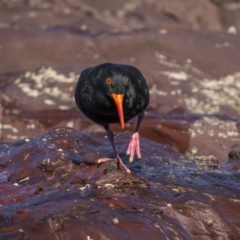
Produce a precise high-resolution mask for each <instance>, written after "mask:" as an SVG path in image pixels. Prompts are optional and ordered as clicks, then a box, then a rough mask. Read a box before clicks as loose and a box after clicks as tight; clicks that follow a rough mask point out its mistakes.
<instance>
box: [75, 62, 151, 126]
mask: <svg viewBox="0 0 240 240" xmlns="http://www.w3.org/2000/svg"><path fill="white" fill-rule="evenodd" d="M107 78H110V79H111V84H107V83H106V79H107ZM112 93H116V94H124V98H123V111H124V120H125V122H127V121H129V120H130V119H132V118H133V117H135V116H136V115H138V114H139V113H141V112H143V111H144V110H145V108H146V107H147V105H148V103H149V90H148V85H147V83H146V80H145V78H144V77H143V75H142V74H141V72H140V71H139V70H138V69H137V68H135V67H133V66H129V65H122V64H112V63H104V64H100V65H98V66H94V67H90V68H87V69H85V70H84V71H83V72H82V73H81V75H80V77H79V80H78V83H77V87H76V91H75V101H76V104H77V106H78V108H79V109H80V110H81V111H82V112H83V113H84V114H85V115H86V116H87V117H88V118H89V119H91V120H92V121H94V122H96V123H98V124H101V125H103V126H107V125H108V124H111V123H119V116H118V111H117V108H116V104H115V103H114V100H113V98H112V96H111V94H112Z"/></svg>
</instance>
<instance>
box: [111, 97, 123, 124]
mask: <svg viewBox="0 0 240 240" xmlns="http://www.w3.org/2000/svg"><path fill="white" fill-rule="evenodd" d="M112 97H113V99H114V102H115V103H116V106H117V110H118V116H119V120H120V124H121V127H122V129H124V116H123V97H124V94H115V93H113V94H112Z"/></svg>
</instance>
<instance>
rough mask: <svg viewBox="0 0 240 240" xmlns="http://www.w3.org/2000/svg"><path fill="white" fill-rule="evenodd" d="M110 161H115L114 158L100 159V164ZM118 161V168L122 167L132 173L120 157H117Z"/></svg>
mask: <svg viewBox="0 0 240 240" xmlns="http://www.w3.org/2000/svg"><path fill="white" fill-rule="evenodd" d="M109 160H113V159H112V158H99V159H98V163H102V162H107V161H109ZM116 160H117V162H118V168H120V167H122V168H123V169H124V170H125V171H126V172H127V173H131V170H130V169H129V168H127V167H126V165H125V164H124V163H123V161H122V159H121V158H120V157H119V155H117V156H116Z"/></svg>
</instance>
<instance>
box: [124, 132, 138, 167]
mask: <svg viewBox="0 0 240 240" xmlns="http://www.w3.org/2000/svg"><path fill="white" fill-rule="evenodd" d="M135 152H136V154H137V156H138V158H141V153H140V142H139V134H138V132H135V133H134V134H133V135H132V139H131V141H130V143H129V145H128V149H127V155H129V154H130V157H129V162H130V163H131V162H132V161H133V158H134V154H135Z"/></svg>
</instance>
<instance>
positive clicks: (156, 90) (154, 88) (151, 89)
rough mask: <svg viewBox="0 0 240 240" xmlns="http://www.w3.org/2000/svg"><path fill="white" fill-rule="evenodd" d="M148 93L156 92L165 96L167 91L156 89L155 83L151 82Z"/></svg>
mask: <svg viewBox="0 0 240 240" xmlns="http://www.w3.org/2000/svg"><path fill="white" fill-rule="evenodd" d="M149 93H150V94H153V95H154V94H156V95H160V96H167V95H168V93H167V92H163V91H160V90H158V89H157V86H156V84H153V85H152V87H151V88H150V89H149Z"/></svg>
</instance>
